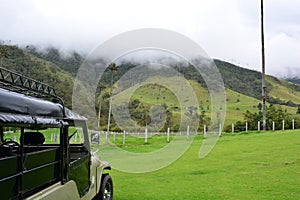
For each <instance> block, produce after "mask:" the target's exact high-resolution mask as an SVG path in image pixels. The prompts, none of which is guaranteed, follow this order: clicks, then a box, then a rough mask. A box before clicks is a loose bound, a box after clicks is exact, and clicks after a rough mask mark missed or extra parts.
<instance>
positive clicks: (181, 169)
mask: <svg viewBox="0 0 300 200" xmlns="http://www.w3.org/2000/svg"><path fill="white" fill-rule="evenodd" d="M202 140H203V139H202V136H197V137H196V139H195V140H194V142H193V144H192V145H191V146H190V148H189V149H188V150H187V151H186V152H185V154H184V155H183V156H182V157H180V159H178V160H177V161H176V162H174V163H172V164H171V165H169V166H168V167H166V168H163V169H161V170H158V171H155V172H151V173H142V174H129V173H125V172H120V171H117V170H112V171H111V175H112V177H113V179H114V186H115V198H114V199H116V200H118V199H122V200H124V199H300V188H299V183H300V131H299V130H297V131H278V132H265V133H263V132H261V133H255V132H253V133H251V134H238V135H230V134H228V135H223V136H222V137H221V138H220V139H219V141H218V142H217V145H216V146H215V148H214V149H213V151H212V152H211V153H210V154H209V155H208V156H207V157H205V158H204V159H199V158H198V152H199V149H200V146H201V142H202ZM140 142H142V141H139V143H140ZM119 145H120V143H119ZM151 145H152V148H153V149H155V147H160V145H161V143H155V142H153V143H150V144H148V145H147V148H149V146H151ZM124 148H125V149H126V148H128V150H129V149H130V150H131V151H136V152H138V151H143V150H141V149H142V148H144V147H143V145H141V144H137V143H136V144H135V142H133V141H131V142H130V140H128V144H127V145H126V146H124Z"/></svg>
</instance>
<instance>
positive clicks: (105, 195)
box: [99, 174, 114, 200]
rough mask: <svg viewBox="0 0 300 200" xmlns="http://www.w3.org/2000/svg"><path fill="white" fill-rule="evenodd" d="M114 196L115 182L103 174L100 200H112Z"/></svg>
mask: <svg viewBox="0 0 300 200" xmlns="http://www.w3.org/2000/svg"><path fill="white" fill-rule="evenodd" d="M113 194H114V188H113V182H112V179H111V177H110V176H109V175H108V174H103V177H102V181H101V188H100V192H99V199H100V200H112V199H113Z"/></svg>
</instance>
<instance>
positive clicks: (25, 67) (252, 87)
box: [0, 45, 300, 129]
mask: <svg viewBox="0 0 300 200" xmlns="http://www.w3.org/2000/svg"><path fill="white" fill-rule="evenodd" d="M0 50H1V56H0V59H1V60H0V61H1V62H0V65H1V67H4V68H8V69H10V70H13V71H16V72H19V73H22V74H24V75H26V76H29V77H33V78H35V79H37V80H39V81H42V82H45V83H47V84H49V85H52V86H54V87H55V89H56V91H57V94H58V95H60V96H62V97H63V99H64V100H65V103H66V105H67V106H68V107H71V106H72V105H71V102H72V99H71V98H72V91H73V83H74V77H75V76H76V73H77V70H78V69H79V67H80V64H81V62H82V61H83V60H84V59H83V56H82V55H80V54H78V53H76V52H72V53H70V54H68V55H67V56H66V55H62V54H61V53H60V52H59V50H58V49H55V48H53V47H52V48H48V49H46V50H45V51H40V50H38V49H36V48H35V47H33V46H27V47H26V48H25V49H21V48H19V47H17V46H10V45H0ZM139 64H140V63H134V62H130V61H123V62H121V63H120V64H119V66H117V67H118V71H117V72H116V73H115V75H114V77H115V78H114V82H115V83H116V82H117V81H118V80H119V79H120V78H121V77H122V76H123V74H125V73H126V72H128V71H129V70H131V69H132V68H134V67H136V66H138V65H139ZM215 64H216V65H217V67H218V69H219V71H220V73H221V75H222V78H223V81H224V84H225V87H226V95H227V100H226V103H227V117H226V124H230V123H231V122H236V121H238V120H241V121H242V120H243V118H244V115H243V114H244V113H245V112H246V111H247V110H249V111H251V112H258V111H259V109H258V108H259V104H260V102H261V99H260V98H261V74H260V73H259V72H257V71H253V70H249V69H245V68H241V67H239V66H236V65H233V64H231V63H228V62H224V61H221V60H215ZM170 66H171V67H172V68H174V69H176V70H177V71H179V72H180V73H182V74H183V76H184V77H185V78H186V79H187V80H189V82H190V84H191V85H192V87H193V89H194V91H195V93H196V96H197V98H198V101H199V102H200V103H199V108H197V111H195V112H194V115H195V116H197V117H200V118H201V120H202V121H203V123H204V122H205V121H207V120H208V119H209V117H210V109H211V108H210V96H209V94H208V92H207V89H206V85H205V82H204V81H203V79H202V77H201V76H200V75H199V74H198V73H197V72H196V70H195V69H194V68H193V66H191V65H188V66H184V65H183V64H182V63H174V62H172V63H170ZM132 77H139V76H138V74H133V75H132ZM169 78H170V80H171V79H172V77H171V76H170V77H169ZM110 81H111V71H109V70H107V71H106V72H105V73H104V75H103V78H102V80H101V83H99V88H98V90H97V94H96V96H97V97H98V100H99V99H100V98H99V95H101V97H102V98H103V99H104V100H103V103H102V107H101V124H102V127H103V128H104V129H105V126H106V124H107V116H108V102H109V91H110ZM138 81H145V80H138ZM173 82H176V81H173ZM85 84H86V85H85V86H86V87H88V85H87V84H89V83H88V82H87V83H85ZM128 84H131V83H128ZM85 86H83V88H84V87H85ZM115 87H120V85H118V84H116V85H115ZM149 91H151V92H149ZM183 92H184V91H183ZM267 95H268V100H267V101H268V102H269V103H271V104H274V105H275V106H277V107H279V106H281V107H282V108H283V109H284V110H286V111H288V112H289V113H291V114H292V115H295V114H296V111H297V106H298V105H299V104H300V85H299V84H297V83H291V82H288V81H285V80H280V79H277V78H276V77H272V76H267ZM136 100H137V101H136ZM98 102H99V101H98ZM98 102H97V103H96V104H97V105H95V107H96V110H97V111H98V109H99V105H98ZM128 103H129V104H130V106H131V114H132V117H133V118H134V120H136V121H138V123H140V124H141V125H145V124H146V123H147V120H148V119H147V112H148V110H149V109H150V108H151V105H154V104H159V105H163V106H164V107H165V108H166V110H167V111H168V113H169V114H168V117H169V118H170V119H171V118H172V123H173V125H172V126H173V127H174V128H175V125H176V123H177V122H176V121H178V120H179V119H180V115H181V111H180V109H181V108H180V106H179V104H178V100H177V99H176V97H175V96H174V94H172V92H171V91H170V90H168V89H167V88H162V87H160V86H158V85H146V86H144V87H141V88H138V89H137V90H136V91H135V92H134V93H133V94H132V96H131V97H130V102H128ZM84 106H85V105H82V108H81V109H80V110H83V111H84V110H85V109H86V108H85V107H84ZM190 112H192V111H190ZM112 127H115V128H116V129H117V126H116V124H115V122H114V119H112Z"/></svg>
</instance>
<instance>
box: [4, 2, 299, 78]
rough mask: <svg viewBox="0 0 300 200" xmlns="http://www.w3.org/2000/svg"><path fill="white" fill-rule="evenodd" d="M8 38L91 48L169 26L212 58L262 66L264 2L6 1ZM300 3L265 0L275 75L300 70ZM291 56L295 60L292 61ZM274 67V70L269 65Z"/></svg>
mask: <svg viewBox="0 0 300 200" xmlns="http://www.w3.org/2000/svg"><path fill="white" fill-rule="evenodd" d="M0 3H1V4H0V5H1V6H0V30H1V32H0V39H2V40H12V42H13V43H18V44H39V45H49V44H51V45H53V46H58V47H60V48H64V49H75V50H79V51H81V52H82V51H90V50H92V49H93V48H95V47H96V46H97V45H98V44H100V43H101V42H103V41H105V40H107V39H109V38H110V37H112V36H114V35H117V34H119V33H122V32H125V31H130V30H133V29H139V28H165V29H170V30H173V31H177V32H179V33H182V34H184V35H186V36H188V37H190V38H191V39H193V40H195V41H196V42H198V43H199V45H200V46H202V47H203V48H204V49H205V50H206V51H207V53H208V54H209V55H210V56H211V57H217V58H222V59H224V60H231V61H233V60H234V62H235V63H237V64H238V63H240V64H242V65H243V66H246V67H249V68H251V69H257V70H259V69H260V24H259V23H260V21H259V20H260V4H259V3H260V1H253V0H243V1H240V0H226V1H224V0H210V1H204V0H200V1H199V0H198V1H197V0H191V1H183V0H182V1H181V0H180V1H171V0H164V1H161V0H152V1H139V0H128V1H123V0H111V1H103V0H102V1H99V0H86V1H80V0H64V1H62V0H42V1H40V0H28V1H22V0H0ZM298 8H300V1H298V0H289V1H285V0H265V26H266V55H267V57H266V58H267V64H268V65H267V66H266V67H267V68H266V69H267V72H268V73H270V74H282V73H286V74H285V75H288V73H289V72H288V71H287V70H283V68H287V67H289V68H291V69H293V70H297V69H298V70H299V69H300V59H299V58H297V55H298V54H297V53H296V52H299V48H298V45H296V44H299V42H300V37H299V35H300V12H298ZM286 58H289V59H286ZM269 65H270V66H272V67H269Z"/></svg>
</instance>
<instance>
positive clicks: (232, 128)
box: [231, 123, 234, 134]
mask: <svg viewBox="0 0 300 200" xmlns="http://www.w3.org/2000/svg"><path fill="white" fill-rule="evenodd" d="M231 131H232V134H234V123H232V124H231Z"/></svg>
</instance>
